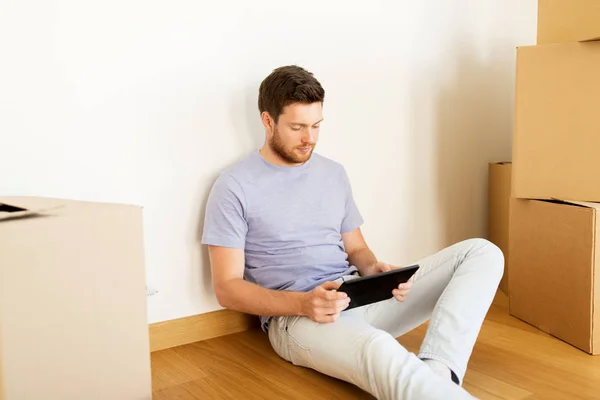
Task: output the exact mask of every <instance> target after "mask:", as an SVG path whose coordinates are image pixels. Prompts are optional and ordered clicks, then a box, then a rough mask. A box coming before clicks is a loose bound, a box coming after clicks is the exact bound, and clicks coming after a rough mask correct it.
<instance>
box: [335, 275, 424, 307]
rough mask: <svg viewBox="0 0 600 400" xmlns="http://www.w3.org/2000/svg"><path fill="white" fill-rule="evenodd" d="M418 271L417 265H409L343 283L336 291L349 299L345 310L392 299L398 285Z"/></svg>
mask: <svg viewBox="0 0 600 400" xmlns="http://www.w3.org/2000/svg"><path fill="white" fill-rule="evenodd" d="M418 269H419V266H418V265H411V266H409V267H404V268H400V269H395V270H393V271H388V272H382V273H379V274H375V275H369V276H365V277H362V278H356V279H352V280H349V281H346V282H343V283H342V284H341V285H340V287H339V288H338V290H337V291H338V292H344V293H346V294H347V295H348V297H350V305H349V306H348V307H347V308H346V310H350V309H351V308H355V307H361V306H365V305H367V304H371V303H376V302H378V301H382V300H387V299H391V298H392V297H394V295H393V294H392V290H394V289H396V288H397V287H398V285H399V284H401V283H404V282H406V281H408V280H409V279H410V277H411V276H413V275H414V273H415V272H417V270H418Z"/></svg>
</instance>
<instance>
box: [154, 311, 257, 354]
mask: <svg viewBox="0 0 600 400" xmlns="http://www.w3.org/2000/svg"><path fill="white" fill-rule="evenodd" d="M258 324H259V322H258V317H254V316H251V315H248V314H244V313H240V312H237V311H231V310H218V311H213V312H209V313H205V314H199V315H192V316H190V317H184V318H178V319H173V320H170V321H164V322H158V323H155V324H151V325H150V326H149V334H150V351H151V352H153V351H158V350H164V349H169V348H171V347H176V346H181V345H184V344H189V343H194V342H199V341H202V340H208V339H212V338H215V337H219V336H224V335H230V334H232V333H237V332H243V331H245V330H248V329H251V328H256V327H258Z"/></svg>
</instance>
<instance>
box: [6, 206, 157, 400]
mask: <svg viewBox="0 0 600 400" xmlns="http://www.w3.org/2000/svg"><path fill="white" fill-rule="evenodd" d="M0 366H1V367H0V399H4V400H21V399H64V400H71V399H72V400H80V399H90V400H91V399H140V400H141V399H150V398H151V375H150V350H149V337H148V325H147V319H146V290H145V268H144V246H143V235H142V210H141V208H140V207H135V206H127V205H117V204H104V203H91V202H79V201H69V200H59V199H47V198H39V197H0Z"/></svg>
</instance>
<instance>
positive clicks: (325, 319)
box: [315, 313, 340, 324]
mask: <svg viewBox="0 0 600 400" xmlns="http://www.w3.org/2000/svg"><path fill="white" fill-rule="evenodd" d="M339 316H340V314H338V313H335V314H330V315H321V316H319V317H317V318H316V319H315V320H316V321H317V322H320V323H322V324H326V323H331V322H335V321H336V320H337V319H338V317H339Z"/></svg>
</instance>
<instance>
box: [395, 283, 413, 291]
mask: <svg viewBox="0 0 600 400" xmlns="http://www.w3.org/2000/svg"><path fill="white" fill-rule="evenodd" d="M412 285H413V284H412V282H411V281H407V282H404V283H401V284H399V285H398V289H410V288H411V287H412Z"/></svg>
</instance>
